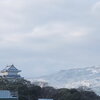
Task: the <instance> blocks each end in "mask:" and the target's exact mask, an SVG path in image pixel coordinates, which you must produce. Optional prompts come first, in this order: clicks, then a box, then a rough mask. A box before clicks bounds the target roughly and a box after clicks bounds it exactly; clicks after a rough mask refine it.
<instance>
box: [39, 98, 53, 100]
mask: <svg viewBox="0 0 100 100" xmlns="http://www.w3.org/2000/svg"><path fill="white" fill-rule="evenodd" d="M38 100H53V99H48V98H39V99H38Z"/></svg>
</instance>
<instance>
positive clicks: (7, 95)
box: [0, 90, 18, 100]
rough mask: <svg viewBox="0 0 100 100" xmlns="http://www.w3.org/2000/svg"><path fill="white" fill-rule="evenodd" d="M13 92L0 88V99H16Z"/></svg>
mask: <svg viewBox="0 0 100 100" xmlns="http://www.w3.org/2000/svg"><path fill="white" fill-rule="evenodd" d="M13 94H14V93H11V92H10V91H8V90H0V100H18V96H15V95H13Z"/></svg>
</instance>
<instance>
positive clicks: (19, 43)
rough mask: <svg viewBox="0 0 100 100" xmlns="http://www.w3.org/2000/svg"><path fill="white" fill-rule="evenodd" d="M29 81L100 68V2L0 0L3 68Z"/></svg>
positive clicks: (84, 0) (89, 0)
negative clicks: (13, 68)
mask: <svg viewBox="0 0 100 100" xmlns="http://www.w3.org/2000/svg"><path fill="white" fill-rule="evenodd" d="M10 64H14V65H15V66H16V67H17V68H19V69H21V70H23V72H22V75H23V76H25V77H35V76H41V75H46V74H50V73H53V72H55V71H58V70H61V69H67V68H74V67H87V66H88V67H90V66H94V65H96V66H97V65H100V1H99V0H0V67H1V68H0V69H2V68H3V67H5V66H6V65H10Z"/></svg>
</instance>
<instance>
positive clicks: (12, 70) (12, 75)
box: [1, 65, 21, 79]
mask: <svg viewBox="0 0 100 100" xmlns="http://www.w3.org/2000/svg"><path fill="white" fill-rule="evenodd" d="M19 72H21V70H18V69H17V68H16V67H15V66H14V65H10V66H7V67H5V69H3V70H1V76H2V77H4V78H7V79H18V78H21V76H20V75H19V74H18V73H19Z"/></svg>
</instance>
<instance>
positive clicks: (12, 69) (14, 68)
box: [1, 65, 21, 72]
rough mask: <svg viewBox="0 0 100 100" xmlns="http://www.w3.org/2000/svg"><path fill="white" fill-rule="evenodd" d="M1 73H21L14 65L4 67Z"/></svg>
mask: <svg viewBox="0 0 100 100" xmlns="http://www.w3.org/2000/svg"><path fill="white" fill-rule="evenodd" d="M1 72H21V70H18V69H17V68H16V67H15V66H14V65H10V66H7V67H5V68H4V69H3V70H2V71H1Z"/></svg>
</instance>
